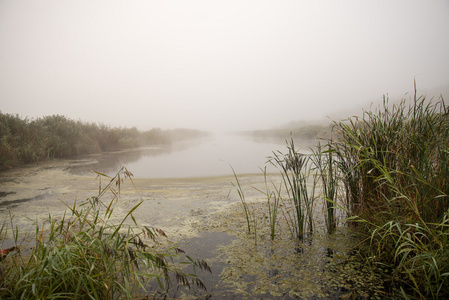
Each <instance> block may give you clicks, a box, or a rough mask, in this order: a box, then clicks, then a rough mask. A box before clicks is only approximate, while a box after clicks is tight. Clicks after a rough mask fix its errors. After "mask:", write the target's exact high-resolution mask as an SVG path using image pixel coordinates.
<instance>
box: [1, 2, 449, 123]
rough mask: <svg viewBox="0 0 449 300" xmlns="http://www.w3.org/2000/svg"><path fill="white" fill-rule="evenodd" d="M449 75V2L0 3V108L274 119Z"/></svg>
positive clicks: (448, 79)
mask: <svg viewBox="0 0 449 300" xmlns="http://www.w3.org/2000/svg"><path fill="white" fill-rule="evenodd" d="M415 78H416V81H417V84H418V87H420V88H422V89H425V88H434V87H437V86H441V85H445V84H448V83H449V1H447V0H440V1H437V0H435V1H422V0H416V1H412V0H403V1H402V0H401V1H399V0H397V1H395V0H387V1H380V0H376V1H360V0H354V1H343V0H335V1H316V0H314V1H311V0H310V1H299V0H295V1H288V0H282V1H280V0H278V1H266V0H256V1H245V0H237V1H233V0H226V1H213V0H204V1H197V0H194V1H192V0H179V1H170V0H164V1H151V0H145V1H90V0H89V1H87V0H86V1H82V0H75V1H69V0H64V1H61V0H47V1H42V0H41V1H35V0H23V1H17V0H2V1H0V110H1V111H2V112H3V113H13V114H16V113H17V114H19V115H21V116H22V117H26V116H28V117H31V118H34V117H40V116H44V115H52V114H61V115H65V116H68V117H70V118H72V119H75V120H78V119H80V120H83V121H89V122H98V123H104V124H107V125H111V126H126V127H131V126H136V127H137V128H139V129H141V130H146V129H151V128H154V127H160V128H163V129H168V128H178V127H187V128H198V129H206V130H215V131H226V130H237V129H256V128H269V127H274V126H277V125H281V124H283V123H288V122H289V121H294V120H311V119H321V118H323V117H325V116H328V115H331V114H332V113H334V112H336V111H340V110H344V109H347V108H348V109H349V108H352V107H354V106H357V105H360V104H364V103H369V102H371V101H374V100H376V99H380V98H381V97H382V95H383V94H386V93H388V94H389V95H390V96H391V95H403V94H404V93H405V92H407V91H412V90H413V80H414V79H415Z"/></svg>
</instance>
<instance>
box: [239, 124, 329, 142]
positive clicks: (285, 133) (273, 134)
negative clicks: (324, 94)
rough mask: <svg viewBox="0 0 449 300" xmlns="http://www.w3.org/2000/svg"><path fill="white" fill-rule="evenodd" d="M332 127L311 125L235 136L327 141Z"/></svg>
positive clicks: (248, 132)
mask: <svg viewBox="0 0 449 300" xmlns="http://www.w3.org/2000/svg"><path fill="white" fill-rule="evenodd" d="M332 126H333V125H332V124H329V125H322V124H313V125H302V126H298V127H288V128H287V127H286V128H278V129H266V130H249V131H240V132H237V134H241V135H246V136H252V137H255V138H275V139H282V140H285V139H288V138H290V137H292V138H294V139H298V140H316V139H329V138H331V135H332Z"/></svg>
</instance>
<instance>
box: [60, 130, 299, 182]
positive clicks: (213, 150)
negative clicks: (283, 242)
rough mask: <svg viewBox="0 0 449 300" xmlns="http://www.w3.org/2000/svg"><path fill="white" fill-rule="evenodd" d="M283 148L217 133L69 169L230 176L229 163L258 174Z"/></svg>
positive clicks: (89, 160) (136, 174)
mask: <svg viewBox="0 0 449 300" xmlns="http://www.w3.org/2000/svg"><path fill="white" fill-rule="evenodd" d="M284 147H285V146H284V144H283V143H280V142H279V141H266V140H265V141H261V140H258V141H256V140H251V139H248V138H246V137H241V136H235V135H218V136H213V137H210V138H205V139H200V140H195V141H186V142H180V143H175V144H173V145H170V146H161V147H153V148H141V149H136V150H133V151H126V152H115V153H106V154H103V155H100V156H92V157H89V158H83V159H79V160H75V161H73V163H72V165H71V166H70V167H69V171H70V172H72V173H75V174H84V173H87V172H90V170H92V169H93V170H96V171H99V172H103V173H108V174H112V173H114V172H116V171H117V170H118V169H119V168H120V167H121V166H122V165H125V166H126V167H127V168H128V170H129V171H131V172H132V173H133V174H134V177H135V178H179V177H202V176H220V175H230V174H232V170H231V168H230V166H229V164H231V165H232V167H233V168H234V170H235V171H236V173H237V174H251V173H260V168H263V167H264V165H265V162H266V161H267V157H268V156H270V155H272V151H274V150H279V149H281V150H283V148H284ZM305 150H306V152H307V149H305ZM228 163H229V164H228ZM267 170H268V171H274V168H272V167H270V166H268V169H267Z"/></svg>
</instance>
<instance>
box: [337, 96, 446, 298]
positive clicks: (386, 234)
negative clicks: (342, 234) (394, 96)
mask: <svg viewBox="0 0 449 300" xmlns="http://www.w3.org/2000/svg"><path fill="white" fill-rule="evenodd" d="M448 113H449V111H448V108H447V107H446V105H445V103H444V100H443V99H442V98H440V99H438V101H437V102H436V103H434V102H432V101H428V100H426V98H425V97H417V93H416V90H415V95H414V98H413V100H412V103H411V104H409V105H407V104H406V101H405V100H403V101H402V102H401V103H399V104H398V105H395V106H393V107H390V105H389V104H388V99H384V103H383V106H382V107H380V108H379V109H378V110H377V111H374V112H366V113H364V115H363V117H362V118H354V119H351V120H348V121H342V122H339V123H336V130H337V131H338V133H339V136H340V138H339V140H338V141H336V142H335V143H333V147H334V149H335V154H336V155H337V157H338V158H337V160H338V166H339V168H340V170H341V171H342V173H343V174H344V178H343V182H344V186H345V190H346V193H347V195H346V197H347V207H348V208H349V209H350V211H351V212H352V213H353V214H354V215H355V216H356V218H357V219H358V221H362V222H361V223H359V224H365V230H366V232H367V233H368V234H369V237H370V238H369V242H370V247H369V251H368V252H367V258H368V259H369V260H370V261H372V262H373V263H374V265H375V266H380V265H384V266H388V268H390V269H391V270H393V273H392V274H393V275H394V276H395V277H394V278H395V279H396V280H398V281H401V282H403V285H402V287H401V289H402V290H401V291H402V293H403V296H405V295H412V296H413V295H414V296H417V297H422V298H433V299H437V298H441V297H444V296H447V295H448V292H447V291H448V290H449V277H448V276H449V254H448V253H449V249H448V244H447V239H448V223H447V222H448V208H449V197H448V195H449V182H448V180H447V179H448V178H449V161H448V158H449V152H448V147H449V144H448V138H447V132H448V130H449V117H448Z"/></svg>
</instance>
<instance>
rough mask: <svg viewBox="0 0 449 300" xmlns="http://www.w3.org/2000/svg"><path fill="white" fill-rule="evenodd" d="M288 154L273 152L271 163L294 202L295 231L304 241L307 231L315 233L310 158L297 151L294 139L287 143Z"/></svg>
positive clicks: (288, 195) (289, 197)
mask: <svg viewBox="0 0 449 300" xmlns="http://www.w3.org/2000/svg"><path fill="white" fill-rule="evenodd" d="M287 150H288V152H287V153H285V154H284V153H282V152H281V151H276V152H273V156H272V157H269V162H270V163H271V164H272V165H274V166H275V167H276V168H278V169H279V171H280V174H281V176H282V182H283V184H284V187H285V190H286V192H287V197H288V199H290V200H291V201H292V205H293V209H294V215H295V218H293V222H294V225H293V229H294V233H295V236H296V237H297V238H300V239H302V238H303V237H304V234H305V229H306V219H307V224H308V229H309V231H310V232H312V231H313V212H312V210H313V198H311V197H309V194H308V189H307V183H308V178H309V175H310V168H309V166H308V161H309V157H308V156H305V155H302V154H301V153H299V150H297V149H295V144H294V141H293V138H291V139H290V141H287Z"/></svg>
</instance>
